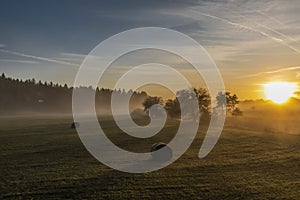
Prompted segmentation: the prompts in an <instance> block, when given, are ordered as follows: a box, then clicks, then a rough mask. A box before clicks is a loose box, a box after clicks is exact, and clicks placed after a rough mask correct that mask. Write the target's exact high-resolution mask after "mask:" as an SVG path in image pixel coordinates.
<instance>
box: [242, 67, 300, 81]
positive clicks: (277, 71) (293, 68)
mask: <svg viewBox="0 0 300 200" xmlns="http://www.w3.org/2000/svg"><path fill="white" fill-rule="evenodd" d="M298 69H300V66H294V67H287V68H282V69H278V70H273V71H267V72H261V73H256V74H250V75H246V76H240V77H238V78H237V79H240V78H249V77H255V76H261V75H267V74H275V73H279V72H285V71H292V70H298Z"/></svg>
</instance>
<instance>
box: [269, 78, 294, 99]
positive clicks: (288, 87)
mask: <svg viewBox="0 0 300 200" xmlns="http://www.w3.org/2000/svg"><path fill="white" fill-rule="evenodd" d="M296 89H297V86H296V84H294V83H289V82H272V83H266V84H264V93H265V96H266V98H267V99H268V100H271V101H273V102H274V103H277V104H282V103H285V102H286V101H287V100H289V98H290V97H292V96H293V95H294V92H295V91H296Z"/></svg>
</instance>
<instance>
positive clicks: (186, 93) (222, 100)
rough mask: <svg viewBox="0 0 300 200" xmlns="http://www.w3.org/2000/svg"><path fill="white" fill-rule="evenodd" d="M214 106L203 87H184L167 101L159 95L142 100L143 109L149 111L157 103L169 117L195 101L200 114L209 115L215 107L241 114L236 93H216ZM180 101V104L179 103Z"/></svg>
mask: <svg viewBox="0 0 300 200" xmlns="http://www.w3.org/2000/svg"><path fill="white" fill-rule="evenodd" d="M215 100H216V102H217V103H216V106H215V107H214V108H212V103H211V102H212V98H211V96H210V95H209V92H208V90H207V89H205V88H199V89H196V88H192V89H185V90H180V91H178V92H177V93H176V98H174V99H168V100H167V101H165V102H164V101H163V99H162V98H161V97H157V96H155V97H148V98H147V99H146V100H145V101H144V102H143V106H144V111H145V112H149V110H150V108H151V106H153V105H155V104H159V105H161V106H163V107H164V108H165V110H166V111H167V113H168V115H169V116H170V117H171V118H174V117H180V115H181V112H182V110H186V109H181V108H182V107H185V108H193V106H191V104H193V103H195V102H196V103H197V104H198V105H197V106H198V108H199V112H200V114H201V115H202V116H203V115H210V114H212V113H211V112H212V111H214V110H216V109H217V108H223V109H226V110H227V112H228V113H231V114H232V115H242V111H241V110H240V109H239V108H238V107H237V105H238V104H239V100H238V96H237V95H236V94H231V93H230V92H219V93H218V95H217V96H216V97H215ZM180 102H181V103H182V105H180ZM159 112H160V111H159V110H158V111H157V113H156V115H158V113H159ZM186 112H188V113H183V115H185V114H191V113H192V114H193V112H194V111H193V110H189V109H187V110H186Z"/></svg>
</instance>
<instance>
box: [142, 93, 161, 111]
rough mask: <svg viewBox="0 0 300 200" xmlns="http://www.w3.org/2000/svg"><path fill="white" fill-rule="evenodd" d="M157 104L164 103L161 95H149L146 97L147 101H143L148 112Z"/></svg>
mask: <svg viewBox="0 0 300 200" xmlns="http://www.w3.org/2000/svg"><path fill="white" fill-rule="evenodd" d="M155 104H159V105H162V104H163V100H162V98H161V97H151V96H149V97H148V98H147V99H145V101H144V102H143V106H144V111H146V112H148V111H149V109H150V108H151V106H153V105H155Z"/></svg>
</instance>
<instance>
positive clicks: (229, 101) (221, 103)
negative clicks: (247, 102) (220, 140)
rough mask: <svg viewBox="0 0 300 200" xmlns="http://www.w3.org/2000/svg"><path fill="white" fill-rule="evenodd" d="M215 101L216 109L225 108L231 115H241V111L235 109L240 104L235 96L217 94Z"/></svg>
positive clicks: (222, 93)
mask: <svg viewBox="0 0 300 200" xmlns="http://www.w3.org/2000/svg"><path fill="white" fill-rule="evenodd" d="M216 99H217V107H221V108H226V109H227V111H228V112H230V113H231V114H233V115H241V113H242V111H241V110H240V109H239V108H237V107H236V106H237V105H238V104H239V102H240V101H239V100H238V97H237V95H236V94H233V95H231V94H230V92H225V93H224V92H219V93H218V96H217V97H216ZM225 100H226V101H225Z"/></svg>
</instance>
